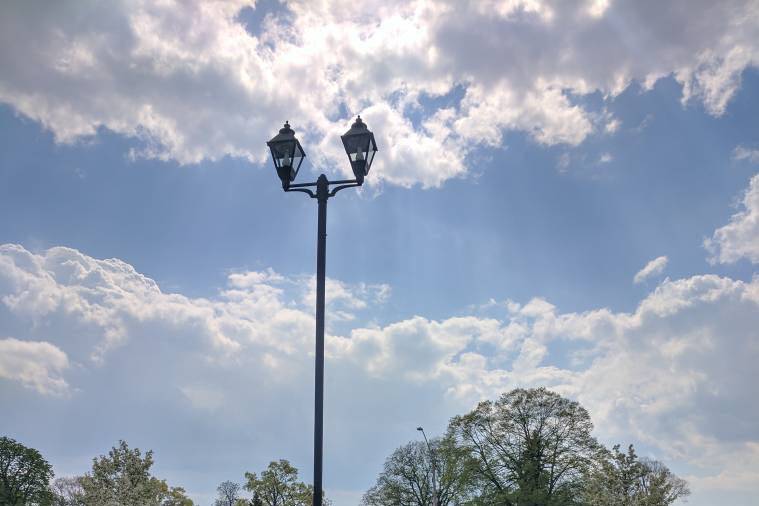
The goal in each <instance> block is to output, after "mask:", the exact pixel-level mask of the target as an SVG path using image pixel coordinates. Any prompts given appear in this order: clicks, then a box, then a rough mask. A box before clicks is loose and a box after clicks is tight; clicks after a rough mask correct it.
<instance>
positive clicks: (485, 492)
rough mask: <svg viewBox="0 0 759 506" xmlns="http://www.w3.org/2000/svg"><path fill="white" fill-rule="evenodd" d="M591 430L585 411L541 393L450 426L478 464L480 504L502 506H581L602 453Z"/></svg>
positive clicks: (501, 402) (490, 405)
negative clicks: (587, 482) (584, 482)
mask: <svg viewBox="0 0 759 506" xmlns="http://www.w3.org/2000/svg"><path fill="white" fill-rule="evenodd" d="M592 430H593V423H592V422H591V420H590V415H589V414H588V412H587V411H586V410H585V408H583V407H582V406H580V405H579V404H578V403H577V402H574V401H571V400H569V399H565V398H563V397H561V396H560V395H558V394H556V393H554V392H550V391H548V390H546V389H545V388H537V389H516V390H512V391H511V392H508V393H505V394H503V395H502V396H501V397H500V398H499V399H498V400H497V401H495V402H492V401H485V402H481V403H480V404H479V405H478V406H477V407H476V408H475V409H474V410H473V411H472V412H470V413H468V414H466V415H463V416H457V417H455V418H453V419H452V420H451V423H450V425H449V434H450V436H451V437H452V438H453V439H455V440H456V442H457V444H458V445H459V446H460V447H461V448H463V449H465V450H466V451H467V452H469V454H470V456H471V457H472V459H473V460H474V461H475V463H476V469H475V473H476V475H477V477H478V481H479V487H480V498H479V503H481V504H501V505H504V506H554V505H555V506H570V505H573V504H579V502H578V501H579V500H580V496H581V491H582V477H583V476H584V475H585V474H587V470H588V469H589V468H590V466H591V465H592V463H593V462H594V461H595V460H596V459H597V458H598V455H599V454H600V452H601V451H602V447H601V446H600V445H599V443H598V442H597V441H596V439H595V438H594V437H593V436H592V435H591V431H592Z"/></svg>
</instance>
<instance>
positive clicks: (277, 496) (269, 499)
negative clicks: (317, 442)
mask: <svg viewBox="0 0 759 506" xmlns="http://www.w3.org/2000/svg"><path fill="white" fill-rule="evenodd" d="M245 479H246V480H247V483H246V484H245V490H247V491H249V492H252V493H253V497H254V502H255V501H259V502H260V503H261V504H263V505H265V506H310V505H311V504H312V502H313V501H312V499H313V493H314V491H313V487H312V486H310V485H306V484H305V483H303V482H301V481H298V469H297V468H295V467H294V466H292V465H291V464H290V462H288V461H287V460H278V461H273V462H270V463H269V465H268V467H267V468H266V469H265V470H264V471H262V472H261V475H260V476H258V475H257V474H256V473H245ZM324 504H328V503H327V501H325V502H324Z"/></svg>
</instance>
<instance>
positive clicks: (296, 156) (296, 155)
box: [292, 142, 306, 169]
mask: <svg viewBox="0 0 759 506" xmlns="http://www.w3.org/2000/svg"><path fill="white" fill-rule="evenodd" d="M304 156H306V155H305V153H303V149H302V148H301V147H300V144H298V143H297V142H296V143H293V156H292V166H293V167H295V168H296V169H297V168H298V167H300V164H301V162H302V161H303V157H304Z"/></svg>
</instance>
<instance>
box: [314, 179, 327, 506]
mask: <svg viewBox="0 0 759 506" xmlns="http://www.w3.org/2000/svg"><path fill="white" fill-rule="evenodd" d="M316 199H317V200H318V202H319V218H318V224H317V238H316V367H315V370H314V506H322V455H323V449H324V284H325V271H326V259H327V200H328V199H329V182H328V181H327V176H325V175H324V174H322V175H321V176H319V179H317V180H316Z"/></svg>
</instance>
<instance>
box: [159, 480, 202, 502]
mask: <svg viewBox="0 0 759 506" xmlns="http://www.w3.org/2000/svg"><path fill="white" fill-rule="evenodd" d="M161 488H162V490H163V493H162V495H163V502H162V503H161V506H194V504H195V503H193V502H192V499H190V498H189V497H187V495H186V492H185V489H183V488H182V487H171V488H169V486H168V485H167V484H166V482H165V481H161Z"/></svg>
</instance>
